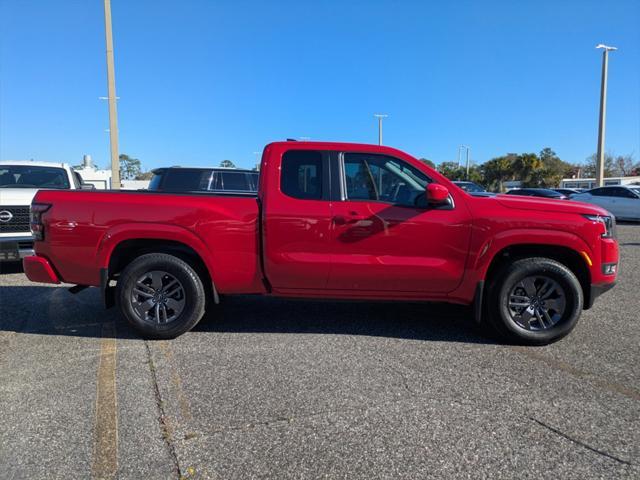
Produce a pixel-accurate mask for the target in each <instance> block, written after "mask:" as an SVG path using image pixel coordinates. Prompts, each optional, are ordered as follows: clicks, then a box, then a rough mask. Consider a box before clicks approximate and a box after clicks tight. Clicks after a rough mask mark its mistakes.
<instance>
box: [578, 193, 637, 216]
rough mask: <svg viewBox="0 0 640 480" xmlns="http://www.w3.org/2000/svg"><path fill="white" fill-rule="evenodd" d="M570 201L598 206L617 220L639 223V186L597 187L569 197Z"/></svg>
mask: <svg viewBox="0 0 640 480" xmlns="http://www.w3.org/2000/svg"><path fill="white" fill-rule="evenodd" d="M571 200H577V201H579V202H586V203H595V204H596V205H600V206H601V207H603V208H606V209H607V210H609V211H610V212H611V213H612V214H613V215H614V216H615V217H616V219H617V220H631V221H640V186H628V187H623V186H611V187H598V188H594V189H592V190H588V191H586V192H583V193H577V194H575V195H571Z"/></svg>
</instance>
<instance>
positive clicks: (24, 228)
mask: <svg viewBox="0 0 640 480" xmlns="http://www.w3.org/2000/svg"><path fill="white" fill-rule="evenodd" d="M84 188H93V186H90V187H86V186H84V184H83V182H82V177H81V176H80V174H79V173H78V172H76V171H74V170H73V169H72V168H71V167H70V166H69V165H67V164H66V163H52V162H34V161H30V160H22V161H2V162H0V261H15V260H20V259H21V258H23V257H25V256H27V255H33V238H32V236H31V232H30V231H29V206H30V205H31V200H32V199H33V197H34V195H35V194H36V192H37V191H38V190H41V189H48V190H79V189H84Z"/></svg>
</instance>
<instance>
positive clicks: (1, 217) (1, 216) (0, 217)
mask: <svg viewBox="0 0 640 480" xmlns="http://www.w3.org/2000/svg"><path fill="white" fill-rule="evenodd" d="M12 218H13V213H11V212H10V211H9V210H2V211H1V212H0V222H2V223H7V222H10V221H11V219H12Z"/></svg>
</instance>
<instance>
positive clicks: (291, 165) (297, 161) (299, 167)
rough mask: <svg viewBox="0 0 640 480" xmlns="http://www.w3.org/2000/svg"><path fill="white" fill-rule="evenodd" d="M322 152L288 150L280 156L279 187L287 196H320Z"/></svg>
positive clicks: (314, 198)
mask: <svg viewBox="0 0 640 480" xmlns="http://www.w3.org/2000/svg"><path fill="white" fill-rule="evenodd" d="M322 168H323V160H322V152H319V151H313V150H289V151H288V152H285V154H284V155H283V156H282V172H281V176H280V189H281V190H282V193H284V194H285V195H288V196H289V197H293V198H299V199H302V200H320V199H321V198H322Z"/></svg>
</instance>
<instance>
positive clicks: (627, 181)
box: [560, 176, 640, 189]
mask: <svg viewBox="0 0 640 480" xmlns="http://www.w3.org/2000/svg"><path fill="white" fill-rule="evenodd" d="M610 185H640V176H635V177H608V178H605V179H604V186H605V187H607V186H610ZM597 186H598V185H597V183H596V179H595V178H563V179H562V181H561V182H560V188H585V189H591V188H595V187H597Z"/></svg>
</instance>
